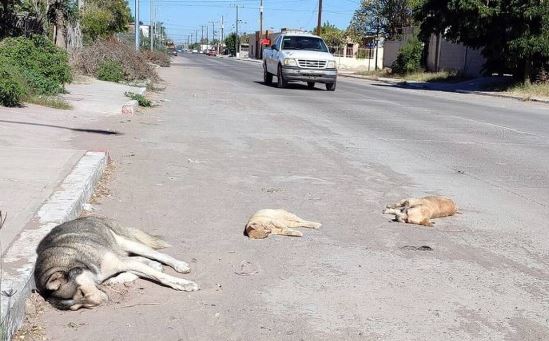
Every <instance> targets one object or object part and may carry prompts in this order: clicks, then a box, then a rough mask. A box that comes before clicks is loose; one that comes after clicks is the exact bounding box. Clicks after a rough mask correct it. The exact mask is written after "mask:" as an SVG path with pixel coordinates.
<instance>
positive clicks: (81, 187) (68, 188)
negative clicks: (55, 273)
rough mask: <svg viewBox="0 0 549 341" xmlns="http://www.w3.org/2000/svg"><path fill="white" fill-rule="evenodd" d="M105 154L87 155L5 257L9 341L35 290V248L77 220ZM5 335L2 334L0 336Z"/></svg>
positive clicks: (4, 307)
mask: <svg viewBox="0 0 549 341" xmlns="http://www.w3.org/2000/svg"><path fill="white" fill-rule="evenodd" d="M107 161H108V156H107V154H106V153H104V152H87V153H86V154H84V156H82V158H81V159H80V161H78V163H77V164H76V166H75V167H74V168H73V170H72V171H71V173H70V174H69V175H68V176H67V177H66V178H65V180H63V183H62V184H61V185H60V186H59V188H58V189H57V190H56V191H55V192H54V193H53V194H52V195H51V196H50V197H49V198H48V199H47V200H46V202H45V203H44V204H43V205H42V207H41V208H40V209H39V210H38V212H37V213H36V216H35V218H34V220H33V222H32V224H29V225H31V227H30V228H29V227H27V229H25V230H23V232H21V234H20V235H19V238H18V239H17V240H16V241H15V242H13V244H12V245H11V246H10V248H9V249H8V250H7V251H6V252H5V253H4V260H3V262H4V264H3V277H2V291H3V292H4V293H6V294H7V295H5V294H2V295H1V297H0V304H1V308H2V310H1V313H2V314H1V316H0V322H1V325H0V326H1V327H2V329H3V332H4V335H2V337H3V338H6V337H7V340H10V339H11V337H12V335H13V333H15V331H16V330H17V328H18V327H19V326H20V324H21V323H22V321H23V318H24V316H25V299H26V298H27V297H28V295H29V294H30V291H31V290H32V289H33V288H34V278H33V269H34V264H35V262H36V247H37V246H38V243H39V242H40V241H41V240H42V238H44V236H45V235H46V234H48V232H49V231H51V229H52V228H54V227H55V226H57V225H59V224H61V223H63V222H65V221H68V220H71V219H74V218H76V217H78V216H79V215H80V213H81V211H82V207H83V206H84V204H85V203H86V202H87V201H88V200H89V199H90V197H91V196H92V194H93V190H94V187H95V185H96V184H97V182H98V181H99V179H100V178H101V175H102V174H103V171H104V169H105V167H106V165H107ZM1 332H2V331H1V330H0V333H1Z"/></svg>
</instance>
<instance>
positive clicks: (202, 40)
mask: <svg viewBox="0 0 549 341" xmlns="http://www.w3.org/2000/svg"><path fill="white" fill-rule="evenodd" d="M200 28H201V29H202V36H201V38H200V45H202V44H203V43H204V25H200Z"/></svg>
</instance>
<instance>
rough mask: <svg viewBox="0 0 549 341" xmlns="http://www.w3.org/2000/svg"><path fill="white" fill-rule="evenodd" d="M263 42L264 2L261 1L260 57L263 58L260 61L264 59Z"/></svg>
mask: <svg viewBox="0 0 549 341" xmlns="http://www.w3.org/2000/svg"><path fill="white" fill-rule="evenodd" d="M261 40H263V0H260V2H259V49H258V50H259V51H258V52H259V55H260V56H261V58H260V59H263V44H262V43H261Z"/></svg>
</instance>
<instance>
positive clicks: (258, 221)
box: [244, 209, 321, 239]
mask: <svg viewBox="0 0 549 341" xmlns="http://www.w3.org/2000/svg"><path fill="white" fill-rule="evenodd" d="M320 226H321V224H320V223H315V222H312V221H307V220H303V219H301V218H300V217H298V216H296V215H295V214H292V213H290V212H287V211H284V210H270V209H265V210H260V211H257V212H256V213H255V214H254V215H253V216H252V217H251V218H250V219H249V220H248V223H247V224H246V230H245V231H244V234H245V235H246V236H248V237H250V238H251V239H263V238H267V237H268V236H269V235H270V234H279V235H283V236H292V237H302V236H303V233H301V232H299V231H297V230H294V229H292V228H293V227H307V228H311V229H318V228H319V227H320Z"/></svg>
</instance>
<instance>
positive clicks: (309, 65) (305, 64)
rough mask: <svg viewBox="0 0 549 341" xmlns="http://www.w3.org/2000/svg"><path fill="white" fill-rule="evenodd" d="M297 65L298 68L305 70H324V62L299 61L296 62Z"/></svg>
mask: <svg viewBox="0 0 549 341" xmlns="http://www.w3.org/2000/svg"><path fill="white" fill-rule="evenodd" d="M297 63H298V64H299V67H302V68H305V69H324V68H326V61H325V60H306V59H299V60H298V61H297Z"/></svg>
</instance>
